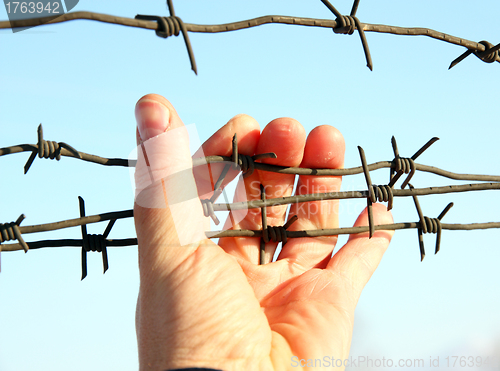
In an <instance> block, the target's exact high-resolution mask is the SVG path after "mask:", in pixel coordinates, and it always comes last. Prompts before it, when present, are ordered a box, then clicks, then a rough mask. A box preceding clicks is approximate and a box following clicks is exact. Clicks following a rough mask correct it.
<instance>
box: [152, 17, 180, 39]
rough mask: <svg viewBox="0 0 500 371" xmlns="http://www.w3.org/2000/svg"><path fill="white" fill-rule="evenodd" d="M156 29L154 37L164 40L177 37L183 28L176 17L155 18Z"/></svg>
mask: <svg viewBox="0 0 500 371" xmlns="http://www.w3.org/2000/svg"><path fill="white" fill-rule="evenodd" d="M156 21H158V28H157V29H156V31H155V32H156V35H157V36H159V37H163V38H164V39H166V38H167V37H170V36H179V33H180V32H181V30H182V27H183V26H184V23H183V22H182V19H180V18H179V17H177V16H170V17H157V19H156Z"/></svg>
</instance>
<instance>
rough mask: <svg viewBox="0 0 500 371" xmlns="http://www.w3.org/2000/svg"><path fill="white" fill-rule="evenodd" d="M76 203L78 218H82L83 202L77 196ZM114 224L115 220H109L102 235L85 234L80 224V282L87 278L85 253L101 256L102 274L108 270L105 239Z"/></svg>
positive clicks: (84, 225) (85, 227) (83, 211)
mask: <svg viewBox="0 0 500 371" xmlns="http://www.w3.org/2000/svg"><path fill="white" fill-rule="evenodd" d="M78 203H79V206H80V218H83V217H85V201H84V200H83V198H82V197H80V196H78ZM115 222H116V219H112V220H110V221H109V223H108V225H107V227H106V229H105V230H104V233H103V234H89V233H87V225H86V224H82V226H81V227H82V280H83V279H84V278H85V277H87V253H88V252H90V251H93V252H99V253H101V254H102V265H103V273H106V271H107V270H108V268H109V263H108V250H107V246H108V241H107V238H108V235H109V232H111V228H113V226H114V225H115Z"/></svg>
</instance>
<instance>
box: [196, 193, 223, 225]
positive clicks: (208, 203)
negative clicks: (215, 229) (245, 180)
mask: <svg viewBox="0 0 500 371" xmlns="http://www.w3.org/2000/svg"><path fill="white" fill-rule="evenodd" d="M221 193H222V189H221V188H217V189H216V190H215V191H214V194H213V195H212V197H210V198H208V199H204V200H202V199H200V201H201V207H202V208H203V215H205V217H211V218H212V220H213V221H214V223H215V225H219V223H220V221H219V218H217V216H216V215H215V210H214V202H215V201H216V200H217V198H219V196H220V195H221Z"/></svg>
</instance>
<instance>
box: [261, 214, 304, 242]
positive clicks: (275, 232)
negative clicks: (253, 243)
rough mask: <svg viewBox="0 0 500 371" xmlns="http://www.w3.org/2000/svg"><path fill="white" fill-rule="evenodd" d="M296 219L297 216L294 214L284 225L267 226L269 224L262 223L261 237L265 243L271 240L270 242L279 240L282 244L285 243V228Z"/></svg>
mask: <svg viewBox="0 0 500 371" xmlns="http://www.w3.org/2000/svg"><path fill="white" fill-rule="evenodd" d="M297 219H298V216H297V215H294V216H293V217H291V218H290V220H288V222H286V224H284V225H280V226H269V225H266V226H264V225H263V226H262V239H263V240H264V242H265V243H268V242H270V241H272V242H278V243H279V242H281V243H282V244H283V245H285V244H286V243H287V241H288V239H287V235H286V230H287V229H288V227H290V226H291V225H292V224H293V223H294V222H295V221H296V220H297Z"/></svg>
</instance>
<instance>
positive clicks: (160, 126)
mask: <svg viewBox="0 0 500 371" xmlns="http://www.w3.org/2000/svg"><path fill="white" fill-rule="evenodd" d="M135 119H136V120H137V129H138V130H139V135H140V136H141V140H143V141H146V140H148V139H150V138H153V137H155V136H157V135H159V134H162V133H164V132H165V131H167V129H168V127H169V125H170V122H169V121H170V111H169V110H168V108H167V107H165V106H164V105H163V104H161V103H159V102H157V101H154V100H150V99H143V100H140V101H139V102H138V103H137V105H136V106H135Z"/></svg>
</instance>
